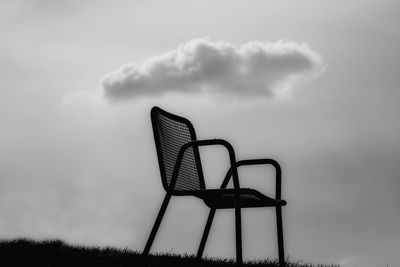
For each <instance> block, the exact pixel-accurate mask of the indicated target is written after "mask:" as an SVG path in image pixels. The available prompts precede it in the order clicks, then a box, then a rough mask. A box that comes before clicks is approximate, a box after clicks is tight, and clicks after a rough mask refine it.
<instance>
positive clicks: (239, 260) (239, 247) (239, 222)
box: [235, 204, 243, 264]
mask: <svg viewBox="0 0 400 267" xmlns="http://www.w3.org/2000/svg"><path fill="white" fill-rule="evenodd" d="M235 228H236V262H237V263H239V264H242V263H243V256H242V220H241V210H240V206H238V205H236V204H235Z"/></svg>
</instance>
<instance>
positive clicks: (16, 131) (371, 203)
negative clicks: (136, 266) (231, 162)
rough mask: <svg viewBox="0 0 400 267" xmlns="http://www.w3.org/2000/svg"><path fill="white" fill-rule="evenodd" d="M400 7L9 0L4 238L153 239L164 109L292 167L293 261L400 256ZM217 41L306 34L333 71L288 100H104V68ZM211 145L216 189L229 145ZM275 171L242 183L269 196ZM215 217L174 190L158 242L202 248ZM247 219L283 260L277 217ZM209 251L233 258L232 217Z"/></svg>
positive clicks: (0, 143) (288, 227)
mask: <svg viewBox="0 0 400 267" xmlns="http://www.w3.org/2000/svg"><path fill="white" fill-rule="evenodd" d="M399 10H400V7H399V4H398V1H390V0H387V1H361V0H360V1H358V0H357V1H334V2H333V1H321V0H315V1H292V2H288V1H252V2H251V3H249V1H237V2H235V3H232V2H231V1H218V2H215V1H158V2H155V1H150V2H148V1H122V0H121V1H113V2H112V3H111V2H109V1H96V2H94V1H93V2H89V1H87V2H85V3H82V1H68V2H67V1H62V2H61V1H57V2H56V1H23V0H20V1H11V0H10V1H7V0H3V1H0V33H1V42H0V73H1V74H0V75H1V78H0V129H1V131H0V237H1V238H13V237H33V238H64V239H66V240H69V241H71V242H75V243H84V244H94V245H98V244H100V245H115V246H120V247H125V246H128V247H130V248H133V249H138V250H141V249H142V248H143V246H144V244H145V240H146V238H147V235H148V233H149V231H150V228H151V224H152V223H153V220H154V218H155V216H156V212H157V211H158V208H159V205H160V203H161V200H162V193H163V192H162V187H161V182H160V178H159V173H158V166H157V161H156V155H155V149H154V143H153V140H152V133H151V126H150V121H149V110H150V108H151V107H152V106H153V105H159V106H161V107H163V108H165V109H167V110H170V111H171V112H176V113H178V114H181V115H185V116H186V117H188V118H189V119H191V120H192V122H193V123H194V125H195V127H196V130H197V135H198V137H199V138H214V137H218V138H225V139H227V140H229V141H230V142H232V144H233V145H234V147H235V149H236V153H237V156H238V158H239V159H244V158H249V157H251V158H253V157H274V158H276V159H278V160H279V161H280V162H281V164H282V166H283V170H284V173H283V174H284V176H283V196H284V197H285V198H286V199H287V200H288V203H289V204H288V206H287V207H285V209H284V222H285V229H284V230H285V238H286V251H287V253H288V254H289V255H290V258H291V259H294V260H297V259H303V260H305V261H311V262H314V263H318V262H326V263H330V262H338V263H339V262H340V263H342V266H378V265H380V266H382V265H385V264H389V266H397V265H398V264H399V263H400V257H399V255H398V251H399V250H400V234H399V233H400V232H399V231H398V225H399V223H400V210H399V208H398V205H399V203H400V180H399V177H400V167H399V161H400V150H399V149H400V140H399V139H400V137H399V136H400V123H399V119H398V117H399V112H400V108H399V105H398V100H399V99H400V91H399V90H398V87H399V84H400V76H399V75H398V70H399V69H400V61H399V52H398V47H400V42H399V39H400V33H399V31H398V25H399V24H400V14H399ZM205 36H207V37H209V38H210V40H213V41H219V40H224V41H226V42H229V43H232V44H236V45H240V44H246V43H247V42H249V41H251V40H262V41H268V42H275V41H277V40H281V39H283V40H288V41H291V42H294V43H307V44H308V45H309V46H310V48H311V49H312V50H313V51H315V52H316V53H318V54H319V55H321V57H322V58H323V60H324V64H325V65H326V71H325V72H324V73H323V74H322V75H320V76H319V77H318V78H317V79H313V80H310V81H308V82H305V83H298V84H296V85H295V86H294V87H293V94H292V97H291V99H286V100H284V101H274V100H273V99H262V100H260V101H255V102H254V103H253V102H251V103H248V102H247V103H240V102H223V101H222V102H221V103H220V102H219V101H213V100H212V98H210V97H208V96H207V97H206V96H205V97H202V96H201V97H198V96H196V97H193V96H192V95H191V94H184V95H181V94H179V93H178V94H171V95H164V96H157V95H153V96H146V97H140V98H133V99H131V100H130V101H126V102H124V103H107V102H106V101H104V99H103V98H101V96H100V97H99V96H98V95H97V94H98V93H99V92H101V79H102V78H103V77H104V74H105V73H108V72H110V71H112V70H116V69H118V68H119V67H120V66H121V65H123V64H126V63H129V62H136V63H140V62H143V61H145V60H146V59H148V58H151V57H154V56H157V55H161V54H163V53H165V52H166V51H172V50H175V49H177V47H178V45H179V44H183V43H186V42H188V41H190V40H193V39H197V38H202V37H205ZM202 155H204V164H203V165H204V168H205V169H206V170H205V172H206V180H207V183H208V184H209V185H210V186H212V185H214V186H217V185H218V184H219V182H220V179H221V177H220V176H221V173H223V172H224V170H225V168H226V167H227V162H226V161H225V158H224V156H225V155H224V153H223V151H222V150H221V151H220V150H213V149H206V150H204V151H202ZM216 163H221V164H216ZM271 173H272V172H271V170H264V169H262V168H260V169H259V168H256V169H254V170H253V169H247V168H246V169H244V170H242V171H241V175H242V177H243V179H242V180H243V182H242V183H243V184H245V185H246V184H251V183H256V184H257V186H258V187H260V188H261V190H266V191H267V192H268V190H270V189H271V188H267V187H268V185H269V186H270V185H271V184H269V183H268V181H267V179H265V178H264V175H267V174H271ZM259 176H262V177H259ZM143 203H146V207H143ZM206 214H207V210H206V209H205V207H204V205H203V204H202V203H201V202H199V201H196V200H195V199H190V198H189V199H179V198H176V199H173V200H172V203H171V206H170V209H169V210H168V211H167V215H166V217H165V221H164V222H163V226H162V228H161V229H160V232H159V235H158V237H157V241H156V243H155V246H154V248H153V249H154V250H156V251H170V250H171V249H173V251H175V252H188V253H194V252H195V250H196V246H197V244H198V242H199V238H200V235H201V230H202V227H203V224H204V223H205V219H206ZM183 216H184V217H185V218H187V220H185V221H182V220H177V219H175V218H174V217H183ZM243 220H244V223H243V224H244V229H243V231H244V256H245V258H248V259H254V258H265V257H270V256H275V255H276V247H275V228H274V226H275V224H274V216H273V212H272V211H271V212H269V211H266V212H264V213H263V212H260V211H255V210H254V211H253V210H249V211H246V212H245V213H244V214H243ZM205 253H206V254H208V255H210V256H226V257H233V256H234V246H233V214H232V213H230V212H228V211H226V212H221V213H217V215H216V222H215V225H214V226H213V228H212V232H211V238H210V240H209V243H208V245H207V247H206V251H205Z"/></svg>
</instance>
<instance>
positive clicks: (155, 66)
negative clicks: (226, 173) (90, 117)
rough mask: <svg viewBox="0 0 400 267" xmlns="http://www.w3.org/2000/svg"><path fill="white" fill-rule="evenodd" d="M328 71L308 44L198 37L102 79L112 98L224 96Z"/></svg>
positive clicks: (261, 91)
mask: <svg viewBox="0 0 400 267" xmlns="http://www.w3.org/2000/svg"><path fill="white" fill-rule="evenodd" d="M323 69H324V66H323V62H322V59H321V57H320V56H319V55H318V54H317V53H316V52H314V51H312V50H311V49H310V48H309V47H308V45H307V44H297V43H294V42H285V41H277V42H275V43H265V42H259V41H251V42H248V43H246V44H243V45H241V46H236V45H234V44H231V43H228V42H222V41H220V42H212V41H211V40H209V39H194V40H191V41H189V42H187V43H185V44H182V45H180V46H179V47H178V48H177V49H176V50H173V51H170V52H166V53H164V54H162V55H159V56H155V57H151V58H148V59H146V60H144V61H143V62H142V63H141V64H137V63H129V64H126V65H123V66H121V67H120V68H119V69H117V70H115V71H113V72H110V73H108V74H107V75H106V76H105V77H104V78H103V80H102V86H103V89H104V91H105V95H106V96H107V97H108V98H109V99H113V100H122V99H128V98H138V97H140V96H145V95H159V94H164V93H168V92H179V93H200V92H206V93H210V94H213V95H220V96H224V97H234V98H243V97H250V98H255V97H272V96H275V95H276V94H277V93H279V90H280V89H282V90H288V88H289V89H291V88H292V86H293V83H294V82H295V81H297V80H299V79H304V78H309V77H314V76H315V75H316V74H319V73H320V72H321V71H322V70H323Z"/></svg>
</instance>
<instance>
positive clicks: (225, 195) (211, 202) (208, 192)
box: [188, 188, 286, 209]
mask: <svg viewBox="0 0 400 267" xmlns="http://www.w3.org/2000/svg"><path fill="white" fill-rule="evenodd" d="M188 193H189V192H188ZM191 195H194V196H196V197H198V198H201V199H202V200H203V201H204V203H205V204H206V205H207V206H209V207H210V208H216V209H230V208H234V207H235V190H234V189H205V190H194V191H192V192H191ZM285 205H286V201H285V200H282V199H275V198H270V197H268V196H266V195H264V194H262V193H260V192H259V191H257V190H255V189H250V188H241V189H240V207H242V208H252V207H276V206H285Z"/></svg>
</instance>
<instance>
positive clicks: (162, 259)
mask: <svg viewBox="0 0 400 267" xmlns="http://www.w3.org/2000/svg"><path fill="white" fill-rule="evenodd" d="M1 263H6V264H5V265H3V264H1ZM0 265H1V266H46V267H51V266H57V267H63V266H74V267H75V266H76V267H80V266H107V267H125V266H129V267H134V266H140V267H161V266H162V267H169V266H171V267H172V266H174V267H200V266H202V267H203V266H207V267H233V266H238V264H236V263H235V262H234V261H232V260H224V259H214V258H205V259H201V260H199V259H196V258H195V256H192V255H176V254H157V255H149V256H143V255H141V254H140V252H135V251H131V250H128V249H124V250H119V249H115V248H109V247H108V248H98V247H84V246H73V245H69V244H67V243H65V242H63V241H60V240H46V241H33V240H29V239H16V240H3V241H0ZM242 266H243V267H258V266H260V267H261V266H265V267H275V266H278V263H277V261H271V260H265V261H251V262H245V263H244V264H243V265H242ZM313 266H314V267H338V265H322V264H317V265H312V264H308V263H301V262H297V263H295V262H288V263H287V267H313Z"/></svg>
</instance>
